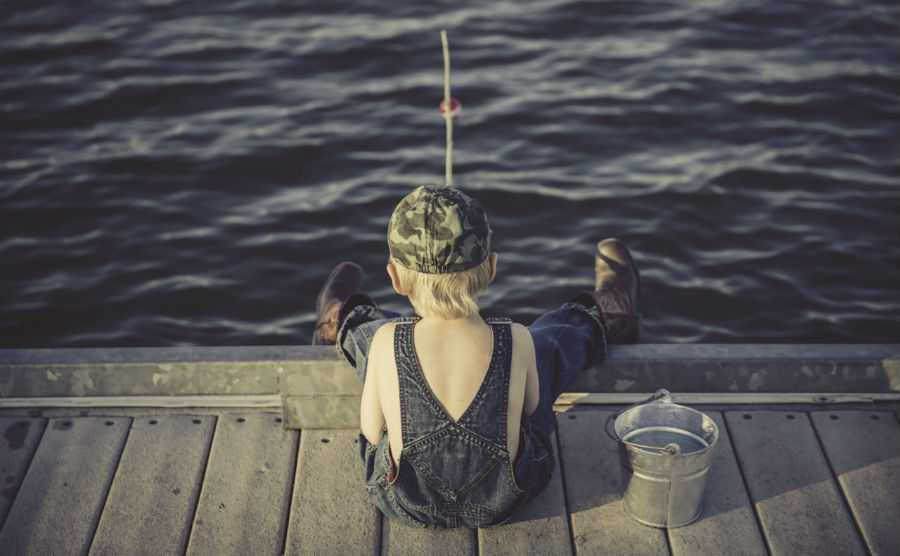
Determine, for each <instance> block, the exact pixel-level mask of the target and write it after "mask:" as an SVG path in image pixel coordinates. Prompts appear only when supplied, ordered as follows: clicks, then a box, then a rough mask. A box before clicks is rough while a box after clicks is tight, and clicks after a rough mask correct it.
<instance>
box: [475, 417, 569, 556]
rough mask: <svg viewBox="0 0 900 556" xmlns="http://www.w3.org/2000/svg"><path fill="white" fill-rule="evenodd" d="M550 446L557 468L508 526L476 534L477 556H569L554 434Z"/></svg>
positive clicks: (567, 528)
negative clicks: (561, 555)
mask: <svg viewBox="0 0 900 556" xmlns="http://www.w3.org/2000/svg"><path fill="white" fill-rule="evenodd" d="M551 444H552V446H553V455H554V457H555V458H556V468H555V469H554V470H553V476H552V477H551V478H550V482H549V483H548V484H547V486H546V488H544V490H543V491H541V493H540V494H538V495H537V496H536V497H535V498H533V499H531V500H530V501H529V502H527V503H526V504H525V505H524V506H523V507H521V508H519V509H518V510H517V511H516V513H515V514H514V515H513V517H512V519H510V520H509V521H508V522H507V523H505V524H504V525H501V526H499V527H491V528H488V529H479V530H478V548H479V550H478V553H479V554H481V555H482V556H493V555H499V554H516V555H521V554H535V555H541V556H553V555H557V554H571V553H572V546H571V541H570V537H569V516H568V514H567V513H566V497H565V493H564V491H563V484H562V473H561V472H560V463H559V451H558V450H557V449H556V434H554V435H553V436H552V437H551Z"/></svg>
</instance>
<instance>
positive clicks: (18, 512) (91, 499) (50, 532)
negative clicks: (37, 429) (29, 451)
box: [0, 417, 131, 555]
mask: <svg viewBox="0 0 900 556" xmlns="http://www.w3.org/2000/svg"><path fill="white" fill-rule="evenodd" d="M130 422H131V420H130V419H123V418H105V417H81V418H73V419H51V420H50V421H49V422H48V423H47V429H46V430H45V432H44V435H43V437H42V439H41V442H40V444H39V445H38V448H37V451H36V452H35V455H34V459H33V460H32V462H31V466H30V467H29V468H28V473H27V474H26V475H25V480H24V481H23V482H22V487H21V489H20V490H19V495H18V496H17V497H16V500H15V502H14V503H13V506H12V508H11V509H10V511H9V516H8V517H7V520H6V524H5V525H4V527H3V531H2V532H0V547H3V550H4V551H7V550H8V551H9V552H8V553H10V554H17V555H27V554H84V553H87V550H88V546H89V545H90V542H91V537H92V536H93V534H94V530H95V529H96V527H97V520H98V519H99V518H100V512H101V510H102V508H103V503H104V502H105V500H106V494H107V491H108V489H109V485H110V482H111V481H112V478H113V475H114V474H115V472H116V466H117V464H118V462H119V456H120V454H121V452H122V446H123V444H124V442H125V437H126V436H127V434H128V427H129V424H130Z"/></svg>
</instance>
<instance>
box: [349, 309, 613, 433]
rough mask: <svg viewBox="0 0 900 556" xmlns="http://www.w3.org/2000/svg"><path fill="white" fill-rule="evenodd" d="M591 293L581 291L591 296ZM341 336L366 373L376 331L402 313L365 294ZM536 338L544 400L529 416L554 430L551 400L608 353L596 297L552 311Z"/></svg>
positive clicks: (538, 323) (535, 330)
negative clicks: (591, 300) (387, 308)
mask: <svg viewBox="0 0 900 556" xmlns="http://www.w3.org/2000/svg"><path fill="white" fill-rule="evenodd" d="M588 297H590V296H580V299H582V300H583V299H587V298H588ZM345 307H346V309H347V310H346V311H342V318H341V320H340V328H339V329H338V335H337V346H338V352H339V353H340V354H341V355H342V356H343V357H344V358H345V359H346V361H347V362H348V363H350V365H351V366H353V367H354V368H355V369H356V374H357V376H358V377H359V379H360V381H363V382H364V381H365V378H366V361H367V358H368V354H369V346H370V345H371V343H372V338H373V337H374V336H375V331H377V330H378V328H379V327H381V326H382V325H383V324H385V323H386V322H388V321H390V320H392V319H395V318H398V317H400V314H399V313H396V312H393V311H385V310H383V309H379V308H378V307H376V306H375V304H374V303H372V302H371V300H369V299H368V298H367V297H366V296H363V295H357V296H354V297H351V298H350V299H348V300H347V303H346V304H345ZM528 330H529V331H530V332H531V337H532V339H533V340H534V350H535V356H536V359H537V370H538V378H539V383H540V402H539V403H538V407H537V410H536V411H535V412H534V413H533V414H532V415H531V416H529V417H528V419H529V420H530V421H531V423H532V425H533V426H535V427H536V428H538V429H539V430H541V431H542V432H544V433H546V434H547V435H550V434H552V433H553V431H554V430H555V420H556V418H555V415H554V413H553V402H554V401H556V398H557V397H558V396H559V394H560V393H561V392H565V391H566V389H567V388H568V387H569V386H570V385H571V384H572V382H574V380H575V378H576V377H577V376H578V374H579V373H580V372H582V371H583V370H585V369H587V368H590V367H592V366H594V365H597V364H599V363H602V362H603V360H604V359H605V358H606V353H607V334H606V330H607V327H606V322H605V320H604V318H603V313H602V311H601V310H600V309H599V308H598V307H597V306H596V305H594V304H593V303H592V302H584V303H582V302H567V303H563V304H562V305H560V306H559V307H557V308H555V309H553V310H550V311H548V312H546V313H544V314H542V315H541V316H540V317H538V318H537V320H535V321H534V323H532V324H531V326H529V327H528Z"/></svg>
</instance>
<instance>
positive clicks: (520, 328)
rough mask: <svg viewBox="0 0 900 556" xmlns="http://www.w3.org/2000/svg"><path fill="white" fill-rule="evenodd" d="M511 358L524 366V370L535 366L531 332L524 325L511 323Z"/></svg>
mask: <svg viewBox="0 0 900 556" xmlns="http://www.w3.org/2000/svg"><path fill="white" fill-rule="evenodd" d="M511 328H512V338H513V356H514V357H515V358H516V359H517V360H518V361H520V362H521V363H524V364H525V365H526V368H527V367H529V366H531V365H534V364H535V355H534V339H533V338H532V337H531V332H530V331H529V330H528V327H527V326H525V325H524V324H519V323H517V322H514V323H512V327H511Z"/></svg>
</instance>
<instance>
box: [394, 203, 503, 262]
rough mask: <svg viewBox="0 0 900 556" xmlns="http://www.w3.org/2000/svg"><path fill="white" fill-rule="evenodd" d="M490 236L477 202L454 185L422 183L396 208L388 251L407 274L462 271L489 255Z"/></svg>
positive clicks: (483, 213)
mask: <svg viewBox="0 0 900 556" xmlns="http://www.w3.org/2000/svg"><path fill="white" fill-rule="evenodd" d="M491 234H492V232H491V227H490V225H489V224H488V219H487V214H486V213H485V212H484V208H482V206H481V204H480V203H479V202H478V201H476V200H475V199H473V198H472V197H469V196H468V195H466V194H465V193H463V192H462V191H460V190H459V189H456V188H453V187H444V186H428V185H423V186H421V187H417V188H416V189H415V190H414V191H413V192H412V193H410V194H409V195H407V196H406V197H404V198H403V199H402V200H401V201H400V202H399V203H398V204H397V208H395V209H394V214H392V215H391V220H390V222H389V223H388V249H389V250H390V252H391V257H393V258H394V259H395V260H396V261H397V262H398V263H400V264H401V265H403V266H404V267H406V268H408V269H410V270H415V271H418V272H424V273H426V274H445V273H450V272H462V271H463V270H469V269H470V268H474V267H476V266H478V265H479V264H481V263H482V262H484V260H485V259H486V258H487V257H488V255H490V253H491Z"/></svg>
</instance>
